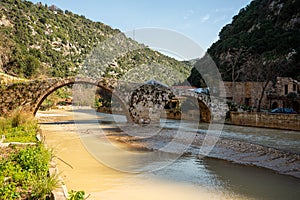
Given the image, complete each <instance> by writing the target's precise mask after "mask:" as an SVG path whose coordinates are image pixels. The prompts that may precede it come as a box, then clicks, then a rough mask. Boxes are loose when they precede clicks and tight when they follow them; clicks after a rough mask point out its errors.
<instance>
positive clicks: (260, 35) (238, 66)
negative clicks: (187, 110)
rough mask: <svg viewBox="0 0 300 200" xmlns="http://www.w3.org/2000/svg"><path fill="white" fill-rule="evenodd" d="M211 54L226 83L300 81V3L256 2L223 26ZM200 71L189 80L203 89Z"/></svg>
mask: <svg viewBox="0 0 300 200" xmlns="http://www.w3.org/2000/svg"><path fill="white" fill-rule="evenodd" d="M207 53H208V54H209V55H210V56H211V58H212V59H213V60H214V61H215V63H216V64H217V66H218V68H219V70H220V72H221V74H222V77H223V79H224V80H226V81H251V80H252V81H263V80H267V79H273V78H274V77H276V76H290V77H293V78H295V79H297V80H300V1H298V0H253V1H252V2H251V3H250V4H249V5H248V6H247V7H246V8H243V9H241V10H240V12H239V14H238V15H236V16H234V17H233V20H232V22H231V23H230V24H227V25H226V26H225V27H223V29H222V30H221V31H220V33H219V40H218V41H217V42H215V43H214V44H213V45H212V46H211V47H210V48H209V49H208V51H207ZM205 59H206V58H205V57H204V58H203V59H202V60H200V61H199V62H197V64H196V68H197V67H201V65H202V62H204V61H205ZM196 68H194V69H193V70H192V73H191V75H190V77H189V78H188V80H189V82H190V83H191V84H193V85H196V86H199V85H200V80H201V76H200V75H199V73H197V70H196Z"/></svg>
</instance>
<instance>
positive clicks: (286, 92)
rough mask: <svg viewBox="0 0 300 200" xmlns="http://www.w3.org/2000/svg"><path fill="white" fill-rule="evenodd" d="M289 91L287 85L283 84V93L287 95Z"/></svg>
mask: <svg viewBox="0 0 300 200" xmlns="http://www.w3.org/2000/svg"><path fill="white" fill-rule="evenodd" d="M288 93H289V85H284V94H285V95H287V94H288Z"/></svg>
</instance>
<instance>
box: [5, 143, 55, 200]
mask: <svg viewBox="0 0 300 200" xmlns="http://www.w3.org/2000/svg"><path fill="white" fill-rule="evenodd" d="M1 151H3V150H1ZM6 151H7V150H6ZM10 151H11V152H10V154H9V155H8V156H6V157H5V156H3V155H4V154H3V153H2V154H1V159H0V179H1V181H0V199H3V200H7V199H47V198H49V197H50V196H51V191H52V190H53V189H55V188H56V187H58V186H59V182H58V179H57V177H56V176H49V174H48V170H49V169H48V164H49V161H50V158H51V155H50V152H49V151H48V150H46V149H45V148H44V147H43V146H42V145H41V144H39V145H37V146H28V147H25V148H21V147H11V149H10Z"/></svg>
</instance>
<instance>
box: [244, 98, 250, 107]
mask: <svg viewBox="0 0 300 200" xmlns="http://www.w3.org/2000/svg"><path fill="white" fill-rule="evenodd" d="M250 100H251V99H250V98H245V105H246V106H250Z"/></svg>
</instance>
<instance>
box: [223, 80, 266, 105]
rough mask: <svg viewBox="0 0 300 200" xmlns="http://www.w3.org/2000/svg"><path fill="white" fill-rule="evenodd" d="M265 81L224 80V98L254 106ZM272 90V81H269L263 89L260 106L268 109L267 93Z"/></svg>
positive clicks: (238, 103)
mask: <svg viewBox="0 0 300 200" xmlns="http://www.w3.org/2000/svg"><path fill="white" fill-rule="evenodd" d="M264 85H265V82H234V83H233V82H226V81H224V87H225V91H226V93H224V92H221V93H220V94H225V95H226V99H227V100H228V101H231V102H235V103H236V104H237V105H246V106H249V107H253V108H256V107H257V106H258V101H259V99H260V97H261V94H262V90H263V87H264ZM271 90H272V83H269V84H268V86H267V87H266V89H265V91H266V92H265V93H264V95H263V98H262V102H261V108H264V109H268V108H269V103H268V98H267V95H266V94H267V93H268V92H269V91H271Z"/></svg>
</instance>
